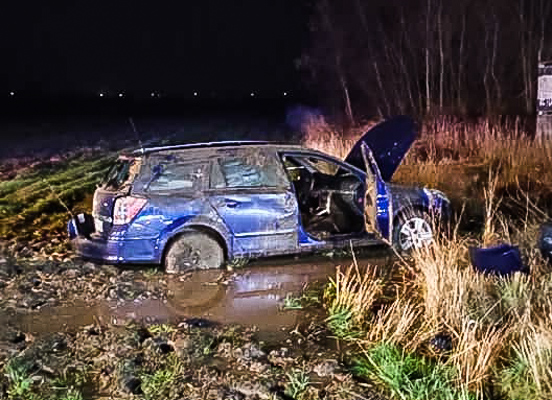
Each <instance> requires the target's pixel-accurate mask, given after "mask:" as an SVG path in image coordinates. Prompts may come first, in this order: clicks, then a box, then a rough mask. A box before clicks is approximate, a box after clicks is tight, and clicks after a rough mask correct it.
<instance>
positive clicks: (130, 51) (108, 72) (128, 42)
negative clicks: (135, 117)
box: [0, 0, 308, 96]
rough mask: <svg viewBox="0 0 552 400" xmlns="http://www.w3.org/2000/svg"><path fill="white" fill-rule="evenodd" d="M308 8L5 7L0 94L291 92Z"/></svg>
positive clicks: (250, 0)
mask: <svg viewBox="0 0 552 400" xmlns="http://www.w3.org/2000/svg"><path fill="white" fill-rule="evenodd" d="M305 3H306V2H305V1H299V0H232V1H229V0H199V1H193V2H192V1H187V0H184V1H170V2H169V1H145V0H132V1H128V0H124V1H122V0H111V1H105V0H94V1H85V0H78V1H76V0H55V1H10V2H3V4H2V12H1V15H0V20H1V22H0V49H1V50H2V62H1V64H0V90H3V91H4V93H9V92H10V91H15V92H16V93H17V94H20V93H35V94H40V95H46V96H49V95H52V96H56V95H67V94H70V95H71V94H73V95H78V96H82V95H94V94H98V93H100V92H106V93H118V92H120V91H124V92H126V93H128V94H131V93H142V92H143V93H150V92H152V91H159V92H160V93H163V94H168V95H189V94H190V93H193V92H194V91H197V92H200V93H201V94H203V93H207V92H210V93H213V92H216V93H219V94H221V95H225V94H231V95H234V94H241V93H249V92H250V91H259V92H262V91H265V92H269V91H274V92H280V91H281V92H283V91H289V90H294V88H295V87H296V85H297V75H298V74H297V71H296V69H295V67H294V63H293V61H294V59H295V58H297V57H298V56H299V55H300V52H301V46H302V43H303V42H304V40H305V34H306V33H307V23H308V10H307V6H306V5H305Z"/></svg>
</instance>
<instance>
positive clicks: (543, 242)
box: [538, 221, 552, 261]
mask: <svg viewBox="0 0 552 400" xmlns="http://www.w3.org/2000/svg"><path fill="white" fill-rule="evenodd" d="M538 240H539V243H538V245H539V250H540V251H541V254H542V256H543V257H544V258H545V259H547V260H548V261H552V221H547V222H545V223H543V224H542V225H541V227H540V232H539V239H538Z"/></svg>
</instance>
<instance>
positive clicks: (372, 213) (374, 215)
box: [361, 143, 393, 242]
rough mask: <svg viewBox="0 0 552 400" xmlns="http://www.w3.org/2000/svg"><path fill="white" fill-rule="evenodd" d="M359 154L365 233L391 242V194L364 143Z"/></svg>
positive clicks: (370, 151)
mask: <svg viewBox="0 0 552 400" xmlns="http://www.w3.org/2000/svg"><path fill="white" fill-rule="evenodd" d="M361 152H362V158H363V160H364V165H365V168H366V196H365V199H364V220H365V225H366V232H369V233H374V234H376V235H377V236H379V237H381V238H382V239H384V240H387V241H389V242H391V240H392V238H391V236H392V232H393V209H392V207H393V202H392V199H391V193H390V192H389V190H388V188H387V185H386V184H385V182H384V180H383V179H382V177H381V173H380V170H379V168H378V165H377V163H376V161H375V159H374V155H373V153H372V150H370V148H369V147H368V145H367V144H366V143H361Z"/></svg>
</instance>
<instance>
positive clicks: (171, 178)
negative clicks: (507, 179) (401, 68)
mask: <svg viewBox="0 0 552 400" xmlns="http://www.w3.org/2000/svg"><path fill="white" fill-rule="evenodd" d="M415 136H416V126H415V124H414V123H413V121H412V120H410V119H409V118H407V117H397V118H394V119H392V120H389V121H386V122H384V123H382V124H380V125H377V126H376V127H375V128H373V129H371V130H370V131H369V132H367V133H366V134H365V135H364V136H363V138H362V139H361V140H360V141H359V142H358V143H357V144H356V145H355V146H354V148H353V149H352V151H351V153H350V154H349V155H348V157H347V158H346V160H345V161H342V160H338V159H336V158H334V157H332V156H330V155H328V154H325V153H323V152H320V151H317V150H312V149H308V148H304V147H301V146H297V145H287V144H276V143H270V142H217V143H206V144H189V145H179V146H166V147H156V148H148V149H142V150H137V151H135V152H133V153H131V154H128V155H122V156H121V157H120V158H119V160H118V161H117V163H116V164H115V165H114V166H113V167H112V168H111V169H110V171H109V172H108V174H107V176H106V177H105V179H104V180H103V182H102V183H101V185H100V186H99V187H98V189H97V190H96V192H95V194H94V204H93V213H92V216H93V218H90V217H89V216H82V215H81V216H79V217H78V218H75V219H72V220H71V221H70V222H69V225H68V229H69V234H70V237H71V239H72V240H73V242H74V245H75V247H76V249H77V251H78V253H79V254H80V255H82V256H84V257H86V258H91V259H100V260H103V261H107V262H120V263H142V262H143V263H161V264H164V265H165V268H166V270H167V271H168V272H178V271H181V270H183V269H187V268H212V267H218V266H220V265H222V264H223V263H224V262H225V261H230V260H235V259H243V258H246V259H247V258H253V257H264V256H272V255H281V254H298V253H309V252H317V251H326V250H330V249H335V248H343V247H348V246H350V244H351V243H352V245H353V246H366V245H371V244H376V243H382V240H383V241H388V242H390V243H393V244H395V245H396V246H397V247H398V248H399V249H400V250H409V249H411V248H413V247H416V246H419V245H421V244H422V243H424V242H427V241H428V240H431V239H432V237H433V221H434V219H433V218H432V216H435V215H438V216H441V217H442V216H446V215H448V212H449V201H448V200H447V198H446V196H445V195H444V194H442V193H441V192H439V191H436V190H428V189H422V188H408V187H402V186H399V185H396V184H390V183H388V181H389V180H390V179H391V177H392V175H393V173H394V171H395V170H396V168H397V167H398V165H399V164H400V162H401V161H402V159H403V157H404V155H405V154H406V152H407V151H408V149H409V148H410V146H411V144H412V142H413V141H414V138H415ZM90 221H93V222H94V226H93V227H92V226H90V225H91V222H90ZM87 222H88V223H87ZM85 225H87V228H85V227H84V226H85Z"/></svg>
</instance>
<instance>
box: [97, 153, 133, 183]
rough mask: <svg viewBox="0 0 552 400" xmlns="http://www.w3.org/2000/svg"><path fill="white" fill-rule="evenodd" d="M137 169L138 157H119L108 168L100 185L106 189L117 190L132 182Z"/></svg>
mask: <svg viewBox="0 0 552 400" xmlns="http://www.w3.org/2000/svg"><path fill="white" fill-rule="evenodd" d="M139 169H140V159H139V158H124V157H121V158H119V159H118V160H117V161H116V162H115V163H114V164H113V165H112V166H111V168H109V170H108V171H107V173H106V174H105V176H104V179H103V180H102V181H101V183H100V185H101V186H102V187H103V188H104V189H107V190H119V189H121V188H122V187H124V186H126V185H129V184H130V183H132V181H133V180H134V177H135V176H136V174H137V173H138V170H139Z"/></svg>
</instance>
